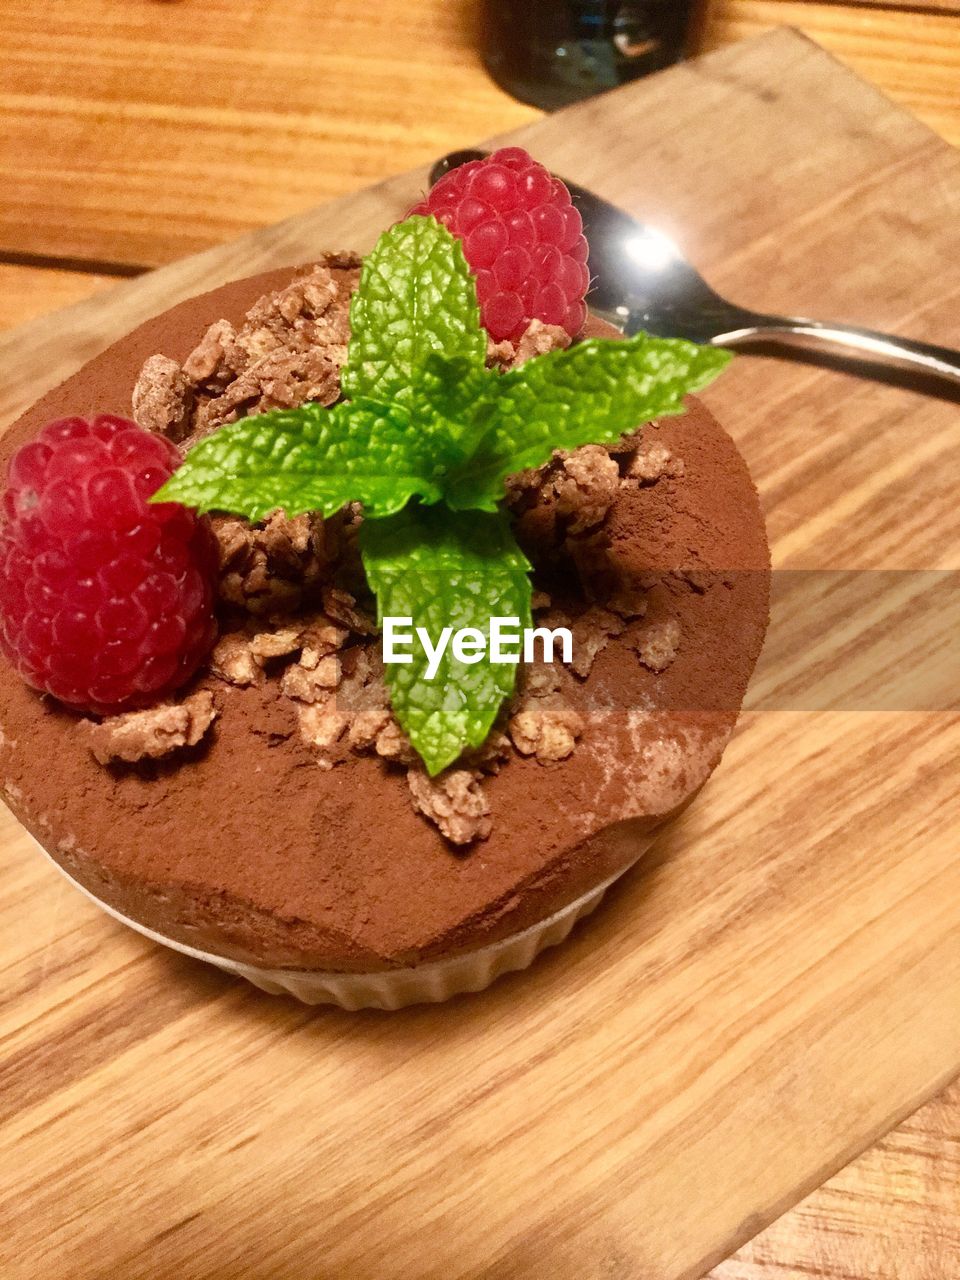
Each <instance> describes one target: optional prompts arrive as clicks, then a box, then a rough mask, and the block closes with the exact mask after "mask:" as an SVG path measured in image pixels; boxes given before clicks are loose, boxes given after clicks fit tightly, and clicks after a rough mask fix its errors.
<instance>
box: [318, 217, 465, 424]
mask: <svg viewBox="0 0 960 1280" xmlns="http://www.w3.org/2000/svg"><path fill="white" fill-rule="evenodd" d="M350 329H351V338H350V347H349V355H348V360H347V364H346V366H345V368H344V370H343V373H342V376H341V386H342V388H343V394H344V395H345V396H348V397H351V398H356V397H357V396H366V397H369V398H371V399H374V400H380V401H382V402H387V403H392V402H397V401H399V402H400V403H408V402H409V401H410V400H411V399H412V398H413V396H414V392H413V387H414V383H415V381H416V374H417V372H418V370H420V369H421V368H422V366H423V364H424V361H425V360H426V358H427V356H428V355H429V354H430V353H431V352H432V351H437V352H442V353H443V355H445V356H446V357H447V358H448V359H456V358H457V357H462V358H464V359H465V360H467V361H468V362H469V364H470V365H471V366H472V367H474V368H478V369H479V368H482V367H483V363H484V360H485V359H486V352H487V337H486V334H485V332H484V331H483V330H482V329H481V327H480V306H479V303H478V302H477V290H476V284H475V282H474V278H473V276H472V275H471V273H470V268H469V267H468V266H467V262H466V259H465V258H464V256H463V249H462V247H461V244H460V241H459V240H457V239H456V238H455V237H454V236H452V235H451V234H450V232H449V231H448V230H447V229H446V227H443V226H441V225H440V223H439V222H437V220H436V219H435V218H432V217H431V218H421V217H412V218H406V219H405V220H404V221H403V222H399V223H397V225H396V226H395V227H391V228H390V230H389V231H386V232H384V234H383V235H382V236H381V237H380V239H379V240H378V241H377V245H376V248H375V249H374V250H373V252H372V253H371V254H370V255H369V256H368V257H367V258H366V260H365V261H364V264H363V270H362V272H361V275H360V287H359V289H358V290H357V292H356V294H355V295H354V298H353V302H352V304H351V307H350Z"/></svg>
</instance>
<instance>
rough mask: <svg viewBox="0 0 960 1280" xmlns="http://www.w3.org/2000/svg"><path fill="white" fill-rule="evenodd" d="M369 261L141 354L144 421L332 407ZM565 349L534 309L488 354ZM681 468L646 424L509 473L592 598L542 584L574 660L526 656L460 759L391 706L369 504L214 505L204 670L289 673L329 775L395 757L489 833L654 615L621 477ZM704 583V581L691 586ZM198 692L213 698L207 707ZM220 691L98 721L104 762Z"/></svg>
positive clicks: (431, 813)
mask: <svg viewBox="0 0 960 1280" xmlns="http://www.w3.org/2000/svg"><path fill="white" fill-rule="evenodd" d="M359 267H360V259H359V258H356V257H354V256H353V255H344V254H341V255H337V254H331V255H327V256H326V257H325V258H324V259H322V260H321V261H320V262H319V263H317V264H316V265H315V266H313V267H312V268H309V269H305V270H304V271H303V272H301V273H300V274H299V275H297V276H296V277H295V278H294V279H293V280H292V281H291V283H290V284H289V285H287V286H286V287H285V288H282V289H279V290H276V291H275V292H273V293H269V294H266V295H265V296H264V297H262V298H260V299H259V300H258V301H257V302H256V303H254V305H253V306H252V307H250V309H249V310H248V311H247V313H246V315H245V317H244V320H243V323H242V324H241V325H240V326H239V327H234V326H233V325H232V324H230V323H229V322H228V321H226V320H218V321H217V322H215V323H214V324H212V325H210V326H209V327H208V328H207V330H206V332H205V333H204V334H203V336H202V337H201V339H200V341H199V342H198V344H197V345H196V347H195V348H194V350H193V351H192V352H191V353H190V354H189V355H188V356H187V358H186V359H185V360H184V361H183V363H182V364H178V363H177V362H176V361H174V360H171V359H169V358H168V357H167V356H165V355H162V354H158V355H154V356H151V357H150V359H148V360H147V361H146V363H145V364H144V366H143V368H142V370H141V373H140V376H139V378H138V380H137V383H136V386H135V388H134V391H133V409H134V416H135V417H136V419H137V421H138V422H139V423H140V424H141V425H142V426H144V427H147V428H149V429H150V430H153V431H157V432H160V433H162V434H164V435H166V436H167V437H168V438H170V439H171V440H173V441H175V442H176V443H177V444H178V445H180V447H181V448H183V449H184V450H186V449H188V448H189V447H190V446H191V445H193V444H194V443H196V442H197V441H198V440H200V439H202V438H203V437H204V436H205V435H208V434H209V433H210V432H212V431H213V430H215V429H216V428H217V427H218V426H220V425H221V424H223V423H226V422H230V421H233V420H235V419H236V418H238V417H242V416H244V415H247V414H252V413H258V412H263V411H266V410H269V409H276V408H294V407H297V406H299V405H301V404H303V403H305V402H307V401H314V402H316V403H319V404H321V405H332V404H334V403H335V402H336V401H337V399H338V398H339V395H340V370H341V368H342V366H343V364H344V362H345V360H346V356H347V343H348V341H349V337H350V325H349V304H350V297H351V295H352V292H353V290H354V289H355V288H356V285H357V282H358V280H359ZM569 345H570V338H569V336H568V335H567V333H566V332H565V330H563V329H561V328H558V327H556V326H551V325H545V324H543V323H541V322H540V321H537V320H534V321H533V322H532V323H531V324H530V326H529V328H528V329H527V331H526V333H524V335H523V336H522V337H521V338H520V340H519V341H518V342H516V343H514V342H500V343H494V342H493V341H491V342H490V343H489V344H488V353H487V363H488V365H489V366H490V367H491V368H494V369H497V370H499V371H506V370H508V369H511V368H515V367H517V366H518V365H520V364H522V363H523V362H524V361H525V360H529V359H530V358H532V357H533V356H537V355H543V354H545V353H548V352H550V351H554V350H560V349H563V348H565V347H567V346H569ZM682 475H683V462H682V460H681V459H679V458H676V457H674V455H673V454H672V453H671V452H670V450H669V449H667V448H666V447H665V446H664V445H663V444H662V443H661V442H660V441H658V440H656V439H654V440H653V441H652V442H646V441H644V442H641V440H640V438H639V432H638V433H637V435H635V436H633V437H630V438H628V439H627V440H625V441H623V442H621V443H620V444H618V445H617V446H615V447H613V448H609V449H608V448H604V447H602V446H599V445H585V446H583V447H582V448H579V449H575V450H572V451H570V452H562V451H557V453H555V454H554V457H553V458H552V459H551V461H550V462H548V463H547V464H546V465H545V466H544V467H541V468H539V469H538V470H532V471H527V472H523V473H522V474H520V475H517V476H513V477H511V478H510V479H509V480H508V482H507V503H508V506H509V507H510V508H511V509H512V510H513V512H514V514H515V516H516V518H517V520H518V532H520V533H521V538H522V540H523V534H524V530H526V531H527V533H528V535H532V536H528V537H527V542H528V543H530V544H531V545H532V548H533V550H535V551H536V553H537V558H538V561H539V559H540V558H541V557H542V558H543V560H544V562H545V563H548V564H549V563H553V564H555V565H560V566H561V567H562V566H563V565H564V564H566V565H568V566H569V567H570V568H572V569H573V570H574V573H575V575H576V576H577V577H579V579H580V582H581V584H582V586H583V589H584V592H585V594H586V596H587V599H588V601H590V600H592V601H594V603H592V604H588V606H587V607H586V609H585V610H582V611H581V612H579V614H578V615H577V616H575V617H573V618H568V617H567V616H566V615H565V614H564V613H563V612H562V611H560V610H557V609H553V608H552V607H551V597H550V595H549V594H548V593H546V592H544V591H543V590H541V589H538V590H537V591H536V592H535V596H534V608H535V609H536V610H537V612H538V614H540V615H543V616H541V617H539V618H538V622H540V623H541V624H543V625H549V626H554V627H555V626H569V627H570V629H571V630H572V633H573V640H574V645H573V658H572V661H571V663H570V664H569V670H568V671H565V670H564V669H563V668H562V667H559V666H557V667H551V666H549V665H545V664H542V663H540V664H532V665H529V666H526V667H524V666H521V670H520V673H519V677H518V692H517V695H516V697H515V698H514V700H513V703H512V705H511V706H510V707H509V709H508V710H507V711H505V713H504V714H503V716H502V717H501V722H500V723H499V725H498V727H496V728H495V729H494V731H493V732H492V733H491V734H490V736H489V737H488V739H487V741H486V743H484V745H483V747H481V748H480V749H478V750H474V751H469V752H466V753H465V754H464V756H463V758H462V760H461V762H460V766H459V767H454V768H452V769H449V770H447V771H446V772H445V773H443V774H442V775H440V777H438V778H435V779H430V778H429V777H428V776H427V775H426V773H425V772H424V770H423V768H422V765H421V764H420V762H419V758H418V757H417V755H416V752H415V751H414V750H413V748H412V746H411V745H410V742H409V740H408V739H407V737H406V735H405V734H404V733H403V731H402V729H401V728H400V726H399V724H398V723H397V721H396V719H395V718H394V716H393V714H392V712H391V710H390V703H389V696H388V692H387V688H386V684H385V682H384V676H383V666H382V661H381V658H380V654H379V647H378V644H377V643H376V640H375V637H376V635H377V627H376V625H375V622H374V619H373V617H372V616H371V615H370V614H369V613H368V612H367V611H366V609H365V607H364V604H363V601H364V599H366V598H367V596H366V586H365V581H364V578H363V573H362V567H361V562H360V557H359V552H358V548H357V532H358V530H359V526H360V524H361V522H362V513H361V511H360V509H359V507H358V506H356V504H354V505H353V506H351V507H348V508H345V509H344V510H343V511H342V512H339V513H338V514H337V515H336V516H334V517H332V518H330V519H327V520H324V519H323V518H322V517H321V516H320V515H317V514H311V515H302V516H297V517H295V518H293V519H290V518H288V517H287V516H286V515H285V514H284V513H283V512H282V511H277V512H274V513H273V514H272V515H270V516H269V517H268V518H267V519H266V520H263V521H261V522H260V523H259V524H251V523H250V522H248V521H246V520H243V519H241V518H239V517H236V516H231V515H217V516H214V517H213V521H212V523H213V527H214V532H215V535H216V539H217V543H218V548H219V555H220V592H219V594H220V604H221V611H222V613H223V618H222V622H223V626H222V629H221V636H220V639H219V641H218V643H217V645H216V647H215V648H214V650H213V653H212V654H211V657H210V659H209V664H208V667H209V672H210V673H211V674H212V675H213V676H215V677H217V678H219V679H220V680H222V681H224V682H225V683H226V684H228V685H233V686H237V687H241V688H242V687H247V686H252V685H262V684H264V683H265V682H266V681H268V680H275V681H276V682H277V689H278V691H279V694H280V696H281V699H284V700H288V701H289V702H292V703H293V705H294V708H295V715H296V722H297V725H298V727H299V734H300V738H301V740H302V741H303V743H304V745H305V746H307V747H308V749H309V750H310V751H311V753H312V754H313V756H314V758H315V759H316V762H317V764H318V765H319V766H320V767H321V768H323V769H328V770H329V769H333V768H335V767H336V765H337V764H338V763H339V762H340V761H342V760H344V759H346V758H347V756H348V754H349V753H350V752H364V753H373V754H375V755H376V756H378V757H379V758H380V759H381V760H382V761H383V762H384V767H386V768H400V767H402V768H405V769H406V770H407V781H408V786H409V790H410V795H411V800H412V803H413V804H414V807H415V808H416V809H417V810H418V812H420V813H422V814H423V815H424V816H425V817H426V818H427V819H428V820H429V821H431V822H433V823H434V824H435V825H436V826H437V827H438V828H439V830H440V831H441V832H442V833H443V835H444V836H445V838H446V839H447V840H449V841H450V843H451V844H455V845H467V844H470V843H472V842H473V841H476V840H481V839H484V838H486V836H487V835H489V832H490V817H489V806H488V804H487V801H486V798H485V795H484V790H483V778H484V776H485V775H487V774H491V773H496V772H497V771H498V769H499V768H500V765H501V764H502V762H503V761H504V760H505V759H508V758H509V757H510V755H511V754H512V753H513V752H516V753H517V754H519V755H521V756H526V757H531V758H533V759H535V760H536V761H537V762H538V763H540V764H543V765H549V764H552V763H555V762H558V761H561V760H564V759H566V758H567V757H568V756H570V755H571V754H572V753H573V751H574V750H575V749H576V743H577V740H578V738H579V737H580V736H581V735H582V733H583V732H584V728H585V726H584V721H583V718H582V717H581V715H580V714H579V713H578V712H577V711H576V710H575V709H574V707H573V705H572V704H571V702H570V701H569V699H568V697H567V696H566V695H565V693H564V682H567V683H569V682H570V681H571V679H574V681H575V682H576V681H583V680H586V678H587V677H588V675H589V673H590V670H591V668H592V666H593V663H594V661H595V660H596V658H597V656H598V654H599V653H601V652H602V650H603V649H604V647H605V646H606V644H607V643H608V641H609V640H610V638H611V637H613V636H619V635H621V634H622V633H623V632H624V630H625V629H626V627H627V626H628V625H630V620H632V619H642V618H643V617H644V615H645V613H646V609H647V597H648V585H649V584H647V583H638V582H623V581H620V580H617V579H611V577H610V573H609V564H610V556H609V543H608V540H607V537H606V533H605V522H606V520H607V516H608V514H609V512H610V510H611V508H612V506H613V505H614V503H615V501H616V499H617V494H618V492H619V489H620V487H621V486H623V485H638V484H639V485H650V484H655V483H657V482H658V481H659V480H660V479H661V478H663V477H669V478H671V479H676V478H679V477H682ZM691 585H693V584H692V583H691ZM679 640H680V636H679V627H678V624H676V623H671V622H669V621H668V622H658V623H656V624H655V625H654V624H649V623H647V624H644V625H643V627H642V628H641V630H640V631H639V633H638V636H637V638H636V639H635V641H633V644H634V647H635V648H636V650H637V654H638V657H639V659H640V661H641V662H642V663H644V664H645V665H646V666H647V667H649V668H650V669H651V670H653V671H661V670H664V669H665V667H666V666H667V665H669V662H670V661H672V658H673V656H674V655H675V653H676V651H677V646H678V644H679ZM197 699H200V700H201V701H199V702H198V701H197ZM215 714H216V713H215V710H214V709H213V702H212V699H211V698H210V695H209V694H207V693H203V694H195V695H194V696H193V698H191V699H187V700H186V701H185V702H184V703H183V704H181V705H180V706H163V707H157V708H154V709H152V710H151V711H149V712H136V713H133V715H132V716H118V717H113V718H111V719H108V720H105V721H104V722H103V723H102V724H100V725H93V724H89V723H88V724H87V725H85V728H84V732H85V733H86V734H87V736H88V741H89V742H90V745H91V750H93V751H94V753H95V755H96V756H97V759H98V760H101V761H102V762H106V761H108V760H122V761H128V762H130V761H134V760H138V759H143V758H157V757H159V756H161V755H166V754H168V753H170V752H173V751H176V750H178V749H179V748H180V747H181V746H184V745H195V744H196V743H198V742H199V741H201V739H202V737H203V735H204V734H205V733H206V731H207V729H208V728H209V725H210V723H211V722H212V720H213V717H214V716H215Z"/></svg>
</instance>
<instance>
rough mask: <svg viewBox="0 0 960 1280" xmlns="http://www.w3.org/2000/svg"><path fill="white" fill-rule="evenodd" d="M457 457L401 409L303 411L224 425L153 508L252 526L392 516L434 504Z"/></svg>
mask: <svg viewBox="0 0 960 1280" xmlns="http://www.w3.org/2000/svg"><path fill="white" fill-rule="evenodd" d="M460 457H462V454H461V453H460V452H459V451H457V450H456V449H455V448H454V446H453V445H452V444H449V443H448V442H446V440H445V438H444V437H440V438H437V439H430V440H428V439H427V438H426V437H425V436H423V435H422V434H421V433H419V432H418V431H416V430H415V429H414V428H413V427H412V426H411V423H410V419H409V417H408V416H407V414H406V413H404V412H403V410H402V409H399V408H397V407H393V408H390V407H388V406H386V405H381V404H376V403H373V402H371V401H366V400H354V401H353V403H352V404H338V405H335V406H334V408H332V409H325V408H323V406H322V405H318V404H305V405H304V406H303V407H302V408H300V409H292V410H278V411H277V412H274V413H265V414H260V415H258V416H257V417H253V418H243V419H242V420H241V421H240V422H234V423H231V424H230V425H229V426H226V427H221V428H220V430H219V431H217V432H215V433H214V434H213V435H212V436H209V437H208V438H207V439H206V440H201V442H200V443H199V444H198V445H195V446H194V447H193V448H192V449H191V450H190V452H189V453H188V454H187V456H186V458H185V459H184V461H183V464H182V465H181V466H180V468H179V469H178V470H177V471H176V472H175V473H174V475H173V476H172V477H171V478H170V479H169V480H168V481H167V483H166V484H165V485H164V486H163V488H162V489H161V490H160V491H159V493H157V494H155V495H154V497H153V498H152V499H151V501H153V502H183V503H185V504H186V505H188V506H191V507H196V509H197V510H198V511H232V512H235V513H236V514H238V515H243V516H246V518H247V519H248V520H254V521H255V520H262V519H263V517H264V516H266V515H268V514H269V513H270V512H271V511H275V510H276V509H277V508H278V507H282V508H283V510H284V511H285V512H286V514H287V515H288V516H295V515H299V514H300V513H301V512H304V511H320V512H322V513H323V514H324V515H331V514H332V513H333V512H334V511H338V510H339V509H340V508H341V507H342V506H344V505H345V504H346V503H348V502H362V503H363V505H364V510H365V511H366V514H367V515H368V516H387V515H390V514H391V513H392V512H394V511H399V510H400V509H401V508H402V507H403V506H404V504H405V503H406V502H407V501H408V500H409V499H410V498H411V497H412V496H413V495H415V494H417V495H419V496H420V497H422V498H424V499H425V500H426V501H428V502H438V501H439V500H440V497H441V493H440V489H439V487H438V485H437V479H436V477H437V476H438V475H440V474H442V472H443V471H444V469H445V468H446V467H447V466H449V465H450V463H451V462H452V461H454V460H456V459H457V458H460Z"/></svg>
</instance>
